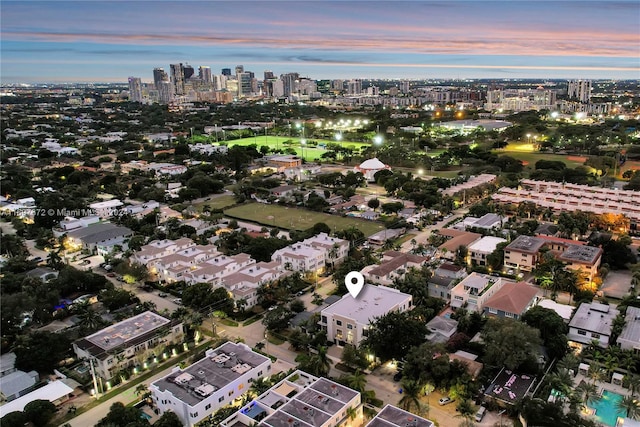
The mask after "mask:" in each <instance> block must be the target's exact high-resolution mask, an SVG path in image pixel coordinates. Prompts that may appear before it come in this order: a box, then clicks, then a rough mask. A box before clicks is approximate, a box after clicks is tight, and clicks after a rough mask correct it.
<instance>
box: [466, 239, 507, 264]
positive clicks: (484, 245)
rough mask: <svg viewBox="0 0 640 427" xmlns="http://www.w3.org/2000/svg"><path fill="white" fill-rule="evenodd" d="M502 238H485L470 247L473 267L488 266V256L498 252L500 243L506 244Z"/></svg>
mask: <svg viewBox="0 0 640 427" xmlns="http://www.w3.org/2000/svg"><path fill="white" fill-rule="evenodd" d="M506 241H507V240H506V239H503V238H501V237H493V236H485V237H483V238H481V239H480V240H478V241H476V242H474V243H472V244H470V245H469V247H468V250H469V260H470V262H471V264H473V265H487V256H489V255H490V254H491V253H493V252H494V251H495V250H496V247H497V246H498V245H499V244H500V243H504V242H506Z"/></svg>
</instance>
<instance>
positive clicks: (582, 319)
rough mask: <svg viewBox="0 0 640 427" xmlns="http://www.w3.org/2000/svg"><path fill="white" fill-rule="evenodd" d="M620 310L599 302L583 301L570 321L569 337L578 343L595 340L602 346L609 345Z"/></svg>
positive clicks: (588, 342)
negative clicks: (614, 322)
mask: <svg viewBox="0 0 640 427" xmlns="http://www.w3.org/2000/svg"><path fill="white" fill-rule="evenodd" d="M618 313H619V311H618V310H617V309H615V308H613V307H611V306H610V305H606V304H601V303H599V302H591V303H588V302H583V303H582V304H580V307H578V309H577V310H576V312H575V314H574V315H573V318H572V319H571V321H570V322H569V333H568V334H567V338H568V339H569V341H573V342H574V343H577V344H578V345H588V344H591V342H593V341H595V342H597V343H598V345H599V346H600V347H605V348H606V347H608V346H609V338H610V337H611V329H612V328H613V321H614V320H615V318H616V316H617V315H618Z"/></svg>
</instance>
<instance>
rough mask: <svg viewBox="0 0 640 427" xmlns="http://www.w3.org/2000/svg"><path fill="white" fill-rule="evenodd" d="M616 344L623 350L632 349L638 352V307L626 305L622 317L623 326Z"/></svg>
mask: <svg viewBox="0 0 640 427" xmlns="http://www.w3.org/2000/svg"><path fill="white" fill-rule="evenodd" d="M616 343H617V344H618V346H619V347H620V348H621V349H623V350H633V351H634V352H635V353H638V352H640V308H638V307H632V306H629V307H627V313H626V315H625V318H624V328H622V333H620V336H619V337H618V339H617V340H616Z"/></svg>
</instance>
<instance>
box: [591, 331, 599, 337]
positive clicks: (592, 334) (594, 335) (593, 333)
mask: <svg viewBox="0 0 640 427" xmlns="http://www.w3.org/2000/svg"><path fill="white" fill-rule="evenodd" d="M591 338H600V334H596V333H595V332H591Z"/></svg>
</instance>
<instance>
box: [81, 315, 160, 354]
mask: <svg viewBox="0 0 640 427" xmlns="http://www.w3.org/2000/svg"><path fill="white" fill-rule="evenodd" d="M170 322H171V321H170V320H169V319H166V318H164V317H162V316H160V315H159V314H156V313H154V312H152V311H145V312H144V313H140V314H138V315H137V316H133V317H130V318H128V319H126V320H123V321H122V322H118V323H115V324H113V325H111V326H109V327H106V328H104V329H102V330H101V331H98V332H96V333H95V334H93V335H89V336H88V337H86V338H85V340H87V341H89V342H90V343H91V344H93V345H95V346H96V347H99V348H101V349H103V350H111V349H112V348H114V347H117V346H120V345H122V344H125V343H126V342H127V341H131V340H134V339H136V338H138V337H140V336H142V335H144V334H146V333H148V332H151V331H153V330H155V329H157V328H160V327H162V326H164V325H167V324H169V323H170Z"/></svg>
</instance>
